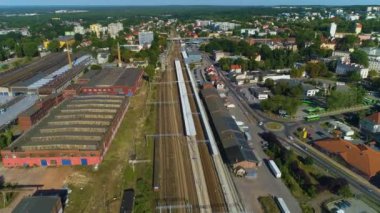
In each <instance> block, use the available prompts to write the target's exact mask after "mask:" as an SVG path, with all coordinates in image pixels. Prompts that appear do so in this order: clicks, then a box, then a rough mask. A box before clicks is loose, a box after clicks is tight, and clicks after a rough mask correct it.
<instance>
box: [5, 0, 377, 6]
mask: <svg viewBox="0 0 380 213" xmlns="http://www.w3.org/2000/svg"><path fill="white" fill-rule="evenodd" d="M299 4H302V5H353V4H354V5H370V4H372V5H376V4H378V5H380V0H351V1H350V0H303V1H301V0H144V1H136V0H0V5H2V6H20V5H39V6H40V5H43V6H44V5H45V6H46V5H252V6H255V5H257V6H259V5H299Z"/></svg>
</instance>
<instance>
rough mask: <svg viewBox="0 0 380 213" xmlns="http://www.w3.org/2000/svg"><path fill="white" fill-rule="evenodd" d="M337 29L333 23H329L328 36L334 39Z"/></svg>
mask: <svg viewBox="0 0 380 213" xmlns="http://www.w3.org/2000/svg"><path fill="white" fill-rule="evenodd" d="M337 27H338V25H337V24H335V22H333V23H331V25H330V36H331V37H335V33H336V28H337Z"/></svg>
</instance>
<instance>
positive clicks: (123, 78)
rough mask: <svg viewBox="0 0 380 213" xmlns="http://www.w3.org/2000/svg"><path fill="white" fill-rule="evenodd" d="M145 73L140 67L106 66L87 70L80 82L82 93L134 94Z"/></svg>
mask: <svg viewBox="0 0 380 213" xmlns="http://www.w3.org/2000/svg"><path fill="white" fill-rule="evenodd" d="M143 73H144V72H143V70H141V69H138V68H106V69H103V70H92V71H90V72H87V73H86V74H85V75H83V76H82V77H80V78H79V79H78V82H79V83H80V84H82V87H81V93H82V94H88V95H91V94H109V95H127V96H132V95H134V94H135V93H136V91H137V89H138V88H139V87H140V86H141V84H142V80H143V79H142V77H143Z"/></svg>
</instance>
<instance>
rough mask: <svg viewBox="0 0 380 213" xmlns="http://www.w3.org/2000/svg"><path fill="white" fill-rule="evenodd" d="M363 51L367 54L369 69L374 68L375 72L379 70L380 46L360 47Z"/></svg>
mask: <svg viewBox="0 0 380 213" xmlns="http://www.w3.org/2000/svg"><path fill="white" fill-rule="evenodd" d="M362 50H363V51H365V52H366V53H367V54H368V59H369V66H368V69H369V70H376V71H377V72H380V48H374V47H369V48H362Z"/></svg>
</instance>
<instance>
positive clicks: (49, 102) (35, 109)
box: [18, 94, 64, 131]
mask: <svg viewBox="0 0 380 213" xmlns="http://www.w3.org/2000/svg"><path fill="white" fill-rule="evenodd" d="M63 99H64V97H63V95H62V94H52V95H49V96H47V97H45V98H43V99H41V100H39V101H38V102H37V103H35V104H34V105H33V106H32V107H30V108H29V109H28V110H26V111H25V112H23V113H21V114H20V115H19V116H18V125H19V127H20V129H21V130H22V131H26V130H28V129H30V128H31V127H32V126H33V125H34V124H35V123H37V122H38V121H39V120H41V119H42V118H43V117H44V116H45V115H46V114H47V113H48V112H49V110H50V109H51V108H52V107H54V106H57V105H58V104H60V103H61V102H62V101H63Z"/></svg>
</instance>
